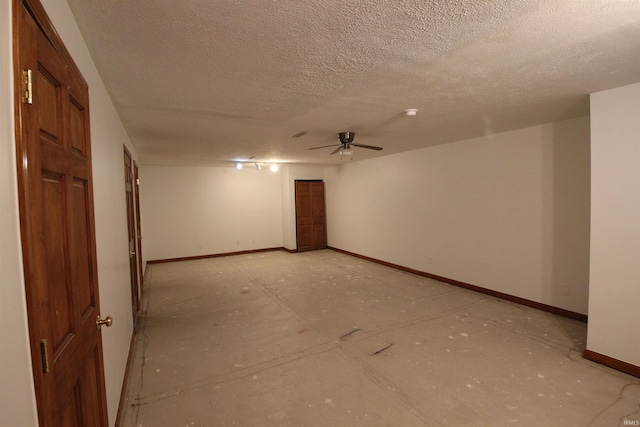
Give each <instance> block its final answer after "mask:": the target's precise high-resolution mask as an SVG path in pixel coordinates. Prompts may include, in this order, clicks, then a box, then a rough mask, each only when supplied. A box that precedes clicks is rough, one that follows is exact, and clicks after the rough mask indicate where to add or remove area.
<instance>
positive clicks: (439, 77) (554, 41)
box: [68, 0, 640, 164]
mask: <svg viewBox="0 0 640 427" xmlns="http://www.w3.org/2000/svg"><path fill="white" fill-rule="evenodd" d="M68 2H69V5H70V6H71V9H72V11H73V13H74V15H75V17H76V19H77V21H78V24H79V26H80V30H81V31H82V34H83V36H84V38H85V40H86V43H87V45H88V46H89V50H90V52H91V54H92V56H93V58H94V60H95V62H96V64H97V67H98V70H99V72H100V73H101V75H102V78H103V80H104V82H105V85H106V87H107V90H108V91H109V93H110V95H111V97H112V99H113V102H114V104H115V106H116V108H117V110H118V113H119V114H120V117H121V119H122V121H123V123H124V125H125V128H126V130H127V132H128V134H129V136H130V138H131V140H132V141H133V144H134V145H135V147H136V150H137V151H138V153H139V155H140V158H141V162H142V163H143V164H207V163H211V164H213V163H218V162H221V161H230V160H248V159H249V158H254V160H255V161H259V162H263V161H264V162H266V161H280V162H287V163H311V164H331V163H339V162H340V161H341V160H340V158H339V156H338V155H333V156H330V155H329V153H330V152H331V151H332V149H331V148H325V149H320V150H313V151H309V150H308V149H309V148H310V147H315V146H319V145H329V144H332V143H336V144H337V142H338V141H337V136H336V134H337V133H338V132H341V131H353V132H356V139H355V142H356V143H358V142H359V143H362V144H369V145H380V146H382V147H384V150H383V151H379V152H378V151H372V150H364V149H357V148H356V150H354V154H353V160H354V161H356V160H361V159H366V158H371V157H374V156H380V155H387V154H391V153H397V152H401V151H406V150H412V149H417V148H421V147H426V146H430V145H436V144H442V143H446V142H451V141H456V140H460V139H465V138H471V137H475V136H480V135H485V134H489V133H495V132H500V131H505V130H510V129H515V128H520V127H525V126H531V125H536V124H540V123H546V122H550V121H555V120H562V119H567V118H572V117H578V116H584V115H587V114H588V113H589V101H588V94H589V93H591V92H596V91H600V90H605V89H609V88H613V87H618V86H622V85H625V84H629V83H634V82H638V81H640V1H639V0H627V1H625V0H609V1H606V0H557V1H546V0H504V1H496V0H493V1H492V0H441V1H419V0H405V1H401V0H376V1H344V0H271V1H265V0H244V1H240V0H238V1H222V0H180V1H174V0H132V1H115V0H101V1H88V0H68ZM408 108H417V109H418V110H419V112H418V115H417V116H415V117H407V116H404V114H403V111H404V110H405V109H408ZM303 131H305V132H307V133H306V134H305V135H304V136H301V137H298V138H294V135H296V134H298V133H300V132H303ZM342 161H345V160H342Z"/></svg>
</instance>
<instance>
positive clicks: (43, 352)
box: [40, 339, 49, 374]
mask: <svg viewBox="0 0 640 427" xmlns="http://www.w3.org/2000/svg"><path fill="white" fill-rule="evenodd" d="M40 356H41V357H42V372H43V373H45V374H48V373H49V351H48V350H47V340H46V339H43V340H40Z"/></svg>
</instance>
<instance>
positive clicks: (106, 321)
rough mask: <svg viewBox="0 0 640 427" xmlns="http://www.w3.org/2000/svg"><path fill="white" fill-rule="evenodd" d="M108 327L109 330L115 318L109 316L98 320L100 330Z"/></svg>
mask: <svg viewBox="0 0 640 427" xmlns="http://www.w3.org/2000/svg"><path fill="white" fill-rule="evenodd" d="M102 325H104V326H106V327H107V328H108V327H109V326H111V325H113V318H112V317H111V316H107V318H106V319H101V318H100V316H98V317H97V318H96V327H97V328H98V329H100V326H102Z"/></svg>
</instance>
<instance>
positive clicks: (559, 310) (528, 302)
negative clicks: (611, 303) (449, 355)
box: [329, 246, 588, 322]
mask: <svg viewBox="0 0 640 427" xmlns="http://www.w3.org/2000/svg"><path fill="white" fill-rule="evenodd" d="M329 249H331V250H334V251H336V252H341V253H344V254H347V255H351V256H354V257H357V258H361V259H364V260H367V261H371V262H375V263H377V264H381V265H385V266H387V267H391V268H395V269H397V270H401V271H406V272H407V273H411V274H415V275H418V276H422V277H426V278H429V279H433V280H437V281H439V282H444V283H448V284H450V285H454V286H458V287H460V288H465V289H469V290H472V291H475V292H479V293H482V294H485V295H490V296H493V297H496V298H500V299H504V300H507V301H511V302H515V303H518V304H522V305H525V306H527V307H532V308H536V309H538V310H542V311H546V312H548V313H553V314H557V315H559V316H563V317H568V318H570V319H575V320H579V321H581V322H586V321H587V319H588V316H587V315H585V314H582V313H576V312H574V311H570V310H565V309H564V308H559V307H554V306H552V305H547V304H543V303H540V302H537V301H531V300H528V299H525V298H520V297H517V296H514V295H509V294H505V293H503V292H498V291H494V290H492V289H487V288H483V287H481V286H477V285H472V284H470V283H465V282H461V281H459V280H455V279H449V278H448V277H442V276H438V275H435V274H431V273H427V272H425V271H419V270H414V269H413V268H409V267H404V266H402V265H398V264H393V263H391V262H387V261H381V260H379V259H375V258H371V257H368V256H365V255H360V254H357V253H354V252H349V251H345V250H344V249H338V248H334V247H331V246H330V247H329Z"/></svg>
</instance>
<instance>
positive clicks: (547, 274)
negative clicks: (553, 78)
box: [326, 117, 590, 314]
mask: <svg viewBox="0 0 640 427" xmlns="http://www.w3.org/2000/svg"><path fill="white" fill-rule="evenodd" d="M390 143H392V142H390ZM589 161H590V160H589V119H588V118H587V117H583V118H578V119H574V120H568V121H563V122H558V123H550V124H545V125H541V126H534V127H530V128H526V129H519V130H515V131H511V132H505V133H501V134H495V135H489V136H487V137H482V138H475V139H471V140H466V141H459V142H454V143H450V144H445V145H440V146H435V147H431V148H426V149H422V150H416V151H411V152H406V153H401V154H396V155H391V156H385V157H381V158H377V159H372V160H367V161H361V162H354V163H350V164H346V165H342V166H338V167H333V168H329V169H328V170H327V173H326V188H327V190H326V191H327V211H328V212H327V217H328V239H329V244H330V245H331V246H334V247H337V248H340V249H344V250H347V251H351V252H355V253H358V254H361V255H365V256H369V257H372V258H376V259H379V260H383V261H387V262H391V263H395V264H399V265H402V266H405V267H409V268H413V269H416V270H419V271H424V272H428V273H432V274H436V275H439V276H443V277H447V278H450V279H455V280H458V281H462V282H466V283H470V284H473V285H477V286H481V287H484V288H488V289H492V290H495V291H499V292H504V293H507V294H510V295H515V296H518V297H521V298H525V299H528V300H532V301H536V302H541V303H543V304H548V305H552V306H555V307H560V308H563V309H566V310H570V311H574V312H578V313H583V314H584V313H587V309H588V280H589V278H588V274H589ZM345 218H348V220H345Z"/></svg>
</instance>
